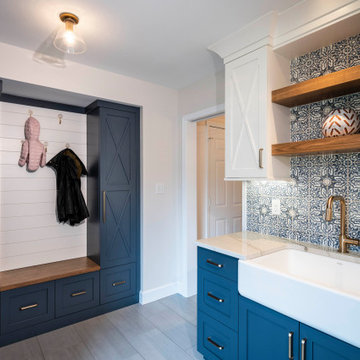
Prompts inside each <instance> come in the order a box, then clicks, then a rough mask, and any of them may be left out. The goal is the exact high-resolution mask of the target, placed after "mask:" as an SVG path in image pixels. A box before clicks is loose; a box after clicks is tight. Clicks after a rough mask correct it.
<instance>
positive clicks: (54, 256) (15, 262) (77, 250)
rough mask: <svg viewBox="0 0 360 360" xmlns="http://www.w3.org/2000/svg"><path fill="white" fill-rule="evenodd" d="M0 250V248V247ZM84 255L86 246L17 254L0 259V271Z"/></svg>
mask: <svg viewBox="0 0 360 360" xmlns="http://www.w3.org/2000/svg"><path fill="white" fill-rule="evenodd" d="M0 251H1V249H0ZM83 256H86V247H85V248H84V247H83V246H79V247H72V248H65V249H62V248H59V249H57V250H56V251H54V249H52V250H49V251H44V252H38V253H37V254H32V255H28V254H26V255H18V256H14V257H8V258H4V259H0V268H1V269H2V271H6V270H11V269H19V268H23V267H27V266H33V265H35V264H36V265H40V264H47V263H51V262H55V261H61V260H68V259H73V258H77V257H83Z"/></svg>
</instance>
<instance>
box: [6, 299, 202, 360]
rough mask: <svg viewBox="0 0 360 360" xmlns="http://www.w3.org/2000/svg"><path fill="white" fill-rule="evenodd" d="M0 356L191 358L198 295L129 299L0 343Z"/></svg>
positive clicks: (15, 359) (33, 359)
mask: <svg viewBox="0 0 360 360" xmlns="http://www.w3.org/2000/svg"><path fill="white" fill-rule="evenodd" d="M0 359H1V360H41V359H42V360H44V359H45V360H60V359H61V360H63V359H64V360H65V359H71V360H100V359H101V360H142V359H148V360H158V359H162V360H163V359H164V360H193V359H202V356H201V355H200V354H199V353H198V352H197V351H196V296H193V297H191V298H184V297H182V296H181V295H172V296H169V297H167V298H164V299H161V300H158V301H155V302H153V303H150V304H147V305H140V304H136V305H132V306H129V307H126V308H123V309H120V310H116V311H113V312H110V313H107V314H104V315H101V316H98V317H95V318H92V319H90V320H86V321H82V322H80V323H77V324H74V325H70V326H67V327H64V328H61V329H58V330H54V331H51V332H49V333H46V334H43V335H39V336H36V337H33V338H31V339H27V340H24V341H21V342H18V343H15V344H12V345H8V346H5V347H3V348H0Z"/></svg>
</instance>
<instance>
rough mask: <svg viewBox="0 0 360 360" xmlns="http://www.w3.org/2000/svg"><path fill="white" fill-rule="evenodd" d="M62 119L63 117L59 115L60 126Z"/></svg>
mask: <svg viewBox="0 0 360 360" xmlns="http://www.w3.org/2000/svg"><path fill="white" fill-rule="evenodd" d="M62 118H63V115H62V114H59V115H58V119H59V124H60V125H61V122H62Z"/></svg>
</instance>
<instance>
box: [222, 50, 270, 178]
mask: <svg viewBox="0 0 360 360" xmlns="http://www.w3.org/2000/svg"><path fill="white" fill-rule="evenodd" d="M266 51H267V50H266V49H259V50H256V51H254V52H252V53H250V54H247V55H244V56H242V57H240V58H238V59H236V60H234V61H232V62H230V63H228V64H226V66H225V77H226V80H225V84H226V88H225V106H226V108H225V123H226V126H225V127H226V178H228V179H231V178H243V179H244V178H263V177H266V172H265V168H266V154H265V152H266V151H267V149H266V146H265V145H266V121H267V119H266V115H267V114H266V106H267V78H266V59H267V57H266V56H267V52H266Z"/></svg>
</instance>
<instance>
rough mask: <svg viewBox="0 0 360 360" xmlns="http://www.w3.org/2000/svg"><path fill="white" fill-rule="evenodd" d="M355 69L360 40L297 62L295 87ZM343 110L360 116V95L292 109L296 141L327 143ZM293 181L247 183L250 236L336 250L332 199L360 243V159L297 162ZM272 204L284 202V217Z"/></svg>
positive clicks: (316, 158) (354, 155)
mask: <svg viewBox="0 0 360 360" xmlns="http://www.w3.org/2000/svg"><path fill="white" fill-rule="evenodd" d="M355 65H360V34H359V35H357V36H353V37H351V38H348V39H345V40H343V41H340V42H338V43H335V44H332V45H330V46H327V47H324V48H322V49H319V50H316V51H313V52H311V53H309V54H305V55H303V56H300V57H297V58H295V59H293V60H292V61H291V65H290V76H291V82H292V83H297V82H300V81H305V80H308V79H311V78H315V77H318V76H320V75H324V74H326V73H330V72H334V71H338V70H341V69H345V68H348V67H351V66H355ZM341 107H351V108H353V109H354V110H355V111H356V112H357V113H358V114H360V93H356V94H352V95H348V96H342V97H338V98H335V99H329V100H324V101H320V102H316V103H312V104H307V105H302V106H297V107H294V108H292V109H291V115H290V116H291V119H290V128H291V141H300V140H308V139H316V138H321V137H323V136H322V133H321V125H322V121H323V119H324V118H325V116H326V115H327V114H328V113H329V112H330V111H331V110H333V109H336V108H341ZM291 178H292V179H293V182H278V181H268V182H259V181H252V182H248V183H247V229H248V230H249V231H256V232H260V233H264V234H270V235H276V236H280V237H285V238H290V239H294V240H298V241H306V242H311V243H315V244H318V245H324V246H329V247H333V248H337V247H338V237H339V232H340V220H339V218H340V213H339V206H338V204H336V206H335V207H334V220H332V221H331V222H327V221H325V207H326V201H327V199H328V197H329V196H330V195H342V196H344V198H345V199H346V205H347V231H348V234H349V236H351V237H355V238H360V153H352V154H329V155H316V156H315V155H312V156H295V157H292V159H291ZM272 199H280V201H281V215H272V214H271V202H272ZM354 250H355V251H359V249H354Z"/></svg>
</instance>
